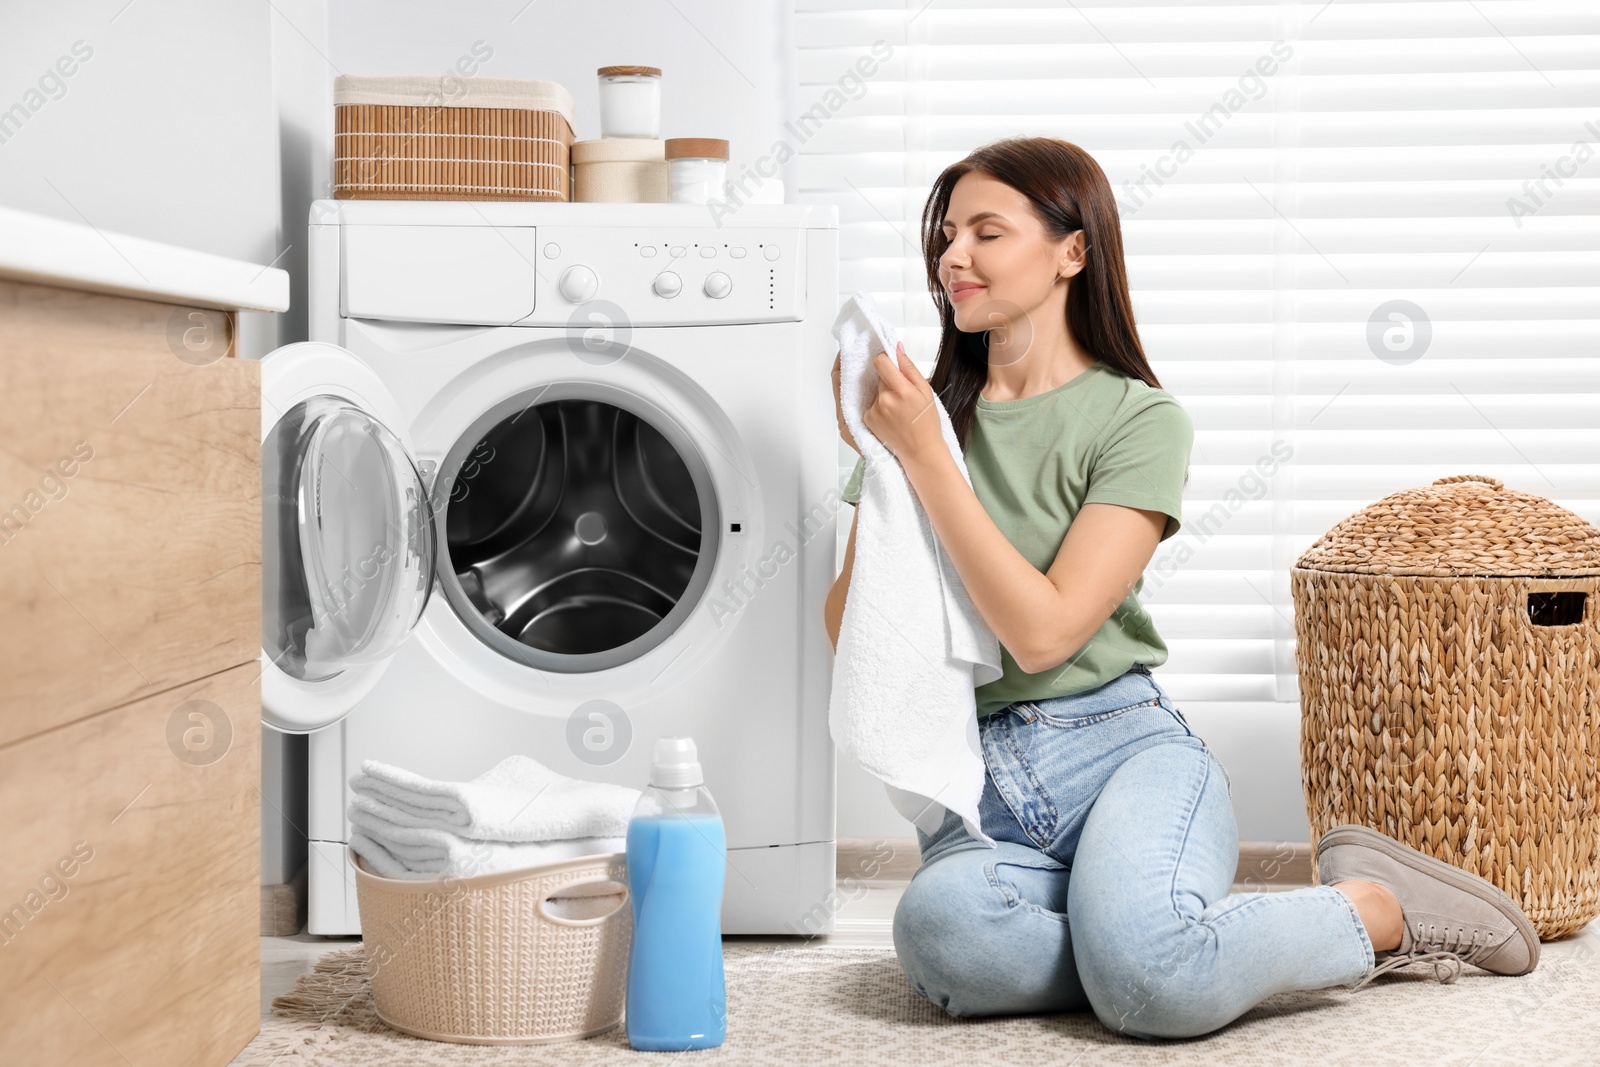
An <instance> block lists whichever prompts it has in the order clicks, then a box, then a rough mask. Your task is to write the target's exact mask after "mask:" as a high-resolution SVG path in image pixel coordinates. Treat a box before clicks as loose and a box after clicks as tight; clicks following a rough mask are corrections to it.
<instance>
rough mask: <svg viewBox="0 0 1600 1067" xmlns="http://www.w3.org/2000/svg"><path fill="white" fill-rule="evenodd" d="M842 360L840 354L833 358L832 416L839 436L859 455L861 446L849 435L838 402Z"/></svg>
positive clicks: (841, 406)
mask: <svg viewBox="0 0 1600 1067" xmlns="http://www.w3.org/2000/svg"><path fill="white" fill-rule="evenodd" d="M843 358H844V353H842V352H840V353H836V354H835V355H834V357H833V415H834V418H836V419H838V420H839V436H840V437H841V438H843V439H844V443H845V444H847V445H849V446H850V447H851V448H853V449H855V450H856V453H857V454H858V455H859V454H860V452H861V446H860V445H858V444H856V439H855V436H854V435H853V434H851V432H850V427H849V425H848V424H847V423H846V422H845V421H844V405H843V404H842V403H841V402H840V400H839V361H840V360H841V359H843Z"/></svg>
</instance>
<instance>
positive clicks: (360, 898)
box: [350, 852, 633, 1045]
mask: <svg viewBox="0 0 1600 1067" xmlns="http://www.w3.org/2000/svg"><path fill="white" fill-rule="evenodd" d="M350 863H351V866H352V867H354V868H355V872H356V900H357V902H358V905H359V907H360V909H361V939H362V943H363V945H364V947H365V949H366V955H367V973H368V974H369V975H370V976H371V979H372V1001H373V1007H374V1008H375V1009H376V1011H377V1013H378V1018H380V1019H382V1020H383V1021H384V1022H385V1023H387V1024H388V1025H389V1026H391V1027H393V1028H394V1029H396V1030H399V1031H401V1032H402V1033H407V1034H412V1035H414V1036H416V1037H425V1038H430V1039H432V1040H434V1041H459V1042H464V1043H467V1044H474V1045H514V1044H530V1043H535V1042H545V1041H562V1040H566V1039H571V1038H582V1037H591V1036H593V1035H595V1034H600V1033H604V1032H605V1031H607V1030H610V1029H611V1028H613V1027H615V1026H617V1025H618V1024H619V1023H621V1022H622V1018H623V1009H624V1007H625V1005H626V1000H627V988H628V955H629V951H630V949H631V948H632V943H633V909H632V907H631V906H630V902H629V898H628V865H627V856H626V853H622V852H609V853H604V854H600V855H594V856H579V857H577V858H575V859H568V860H560V861H557V862H555V863H550V864H545V865H543V866H539V867H530V868H527V869H524V870H515V871H500V872H496V873H492V874H479V875H472V876H470V877H466V878H443V879H428V880H418V881H410V880H405V879H397V878H381V877H379V876H378V875H376V874H373V873H372V872H370V871H368V870H367V869H366V867H364V866H363V865H362V863H361V862H360V860H359V859H358V858H357V857H356V856H355V854H354V853H352V854H351V856H350Z"/></svg>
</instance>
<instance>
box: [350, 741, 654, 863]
mask: <svg viewBox="0 0 1600 1067" xmlns="http://www.w3.org/2000/svg"><path fill="white" fill-rule="evenodd" d="M350 789H351V792H352V796H351V799H350V850H351V851H352V852H354V853H356V854H357V855H358V856H360V857H361V859H362V860H363V861H364V862H365V864H366V866H367V868H368V869H370V870H371V871H372V872H373V873H374V874H377V875H380V876H382V877H384V878H414V879H420V878H447V877H456V878H462V877H467V876H470V875H474V874H489V873H492V872H495V871H509V870H519V869H521V868H524V867H537V866H539V865H541V864H546V863H554V862H556V861H558V860H564V859H571V858H574V857H577V856H590V855H597V854H600V853H607V852H625V851H627V836H628V820H629V819H630V818H631V817H632V815H633V809H634V806H635V805H636V804H637V803H638V801H639V796H640V791H639V790H637V789H630V788H628V787H627V786H621V785H613V784H611V783H608V782H588V781H583V780H581V779H576V778H568V777H566V776H565V775H561V774H557V773H556V772H555V771H552V770H551V769H550V768H548V767H546V766H544V765H543V764H541V763H539V762H538V761H537V760H534V759H530V758H529V757H527V756H507V757H506V758H505V759H504V760H502V761H501V762H500V763H498V764H496V765H495V766H494V767H493V768H491V769H490V770H488V771H486V772H485V773H483V774H482V775H479V776H478V777H477V778H474V779H473V780H472V781H470V782H441V781H436V780H434V779H431V778H424V777H422V776H421V775H418V774H413V773H412V772H410V771H407V770H403V769H401V768H399V767H394V766H390V765H389V764H387V763H379V762H378V761H377V760H366V761H364V762H363V763H362V764H361V773H360V774H358V775H356V776H355V777H354V778H352V779H350Z"/></svg>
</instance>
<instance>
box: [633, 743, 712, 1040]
mask: <svg viewBox="0 0 1600 1067" xmlns="http://www.w3.org/2000/svg"><path fill="white" fill-rule="evenodd" d="M704 783H705V777H704V775H703V774H702V773H701V770H700V761H699V758H698V755H697V753H696V751H695V745H694V741H693V739H691V738H688V737H663V738H660V739H658V740H657V741H656V749H655V754H654V758H653V761H652V763H651V765H650V784H649V786H648V787H647V788H646V789H645V790H644V792H643V793H642V794H641V795H640V797H639V803H638V805H637V806H636V807H635V808H634V810H633V817H632V818H631V819H630V820H629V822H628V844H627V849H628V851H627V856H628V895H629V897H630V898H631V900H632V904H633V945H632V948H631V950H630V954H629V959H628V994H627V1005H626V1011H625V1015H626V1019H627V1030H628V1044H629V1045H630V1046H631V1047H633V1048H635V1049H639V1050H643V1051H663V1052H682V1051H686V1050H688V1049H697V1048H715V1047H716V1046H718V1045H721V1044H722V1039H723V1037H724V1036H726V1033H727V1022H728V998H727V993H726V988H725V986H724V984H723V972H722V890H723V881H724V879H725V877H726V874H727V869H728V868H727V865H728V838H727V834H726V833H725V832H724V830H723V826H722V816H721V814H720V813H719V812H718V811H717V806H716V804H715V803H713V802H712V800H711V794H710V793H709V792H708V791H707V790H706V787H705V784H704Z"/></svg>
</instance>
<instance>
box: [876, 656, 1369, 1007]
mask: <svg viewBox="0 0 1600 1067" xmlns="http://www.w3.org/2000/svg"><path fill="white" fill-rule="evenodd" d="M979 727H980V728H979V733H980V736H981V738H982V741H983V756H984V762H985V763H986V764H987V765H988V773H987V774H986V775H985V781H984V790H983V798H982V800H981V801H980V803H979V816H980V818H981V820H982V825H983V829H984V832H985V833H987V834H988V835H989V836H990V837H993V838H994V839H995V840H996V841H997V842H998V847H997V848H994V849H990V848H986V847H984V845H983V844H982V843H981V842H978V841H976V840H974V839H973V838H972V836H971V835H970V834H968V833H967V832H966V829H965V827H964V826H963V824H962V822H961V819H960V817H959V816H957V815H955V814H953V813H950V812H946V815H945V820H944V825H942V826H941V827H940V828H939V829H938V830H937V831H936V832H935V833H934V834H933V835H932V836H929V835H928V834H925V833H923V832H922V831H921V830H920V829H919V830H918V831H917V841H918V844H919V845H920V846H921V851H922V865H921V866H920V867H919V868H918V869H917V872H916V874H915V875H914V876H913V877H912V879H911V881H910V883H909V884H908V885H907V886H906V889H905V893H904V894H903V895H902V897H901V899H900V903H899V905H898V907H897V908H896V909H895V914H894V945H895V952H896V953H897V954H898V956H899V959H900V965H901V967H902V969H904V971H905V974H906V977H907V979H909V981H910V982H911V985H912V986H913V988H915V989H916V990H917V992H919V993H921V994H922V995H923V996H925V997H927V998H928V999H929V1000H931V1001H933V1002H934V1003H935V1004H938V1005H939V1006H940V1007H942V1008H944V1009H945V1011H946V1012H948V1013H949V1014H951V1015H954V1016H980V1015H1012V1014H1026V1013H1034V1012H1067V1011H1085V1010H1092V1011H1093V1012H1094V1013H1095V1015H1096V1016H1097V1017H1098V1018H1099V1019H1100V1021H1101V1022H1102V1023H1104V1024H1105V1025H1106V1026H1108V1027H1110V1028H1111V1029H1113V1030H1116V1031H1119V1032H1121V1033H1124V1034H1128V1035H1130V1036H1133V1037H1141V1038H1176V1037H1194V1036H1197V1035H1199V1034H1205V1033H1209V1032H1211V1031H1212V1030H1215V1029H1217V1028H1218V1027H1221V1026H1224V1025H1226V1024H1227V1023H1229V1022H1231V1021H1232V1020H1234V1019H1236V1018H1238V1017H1239V1016H1240V1015H1242V1014H1244V1013H1245V1012H1246V1011H1248V1010H1249V1009H1250V1008H1251V1007H1253V1006H1254V1005H1255V1004H1257V1003H1258V1002H1260V1001H1261V1000H1262V999H1264V998H1265V997H1267V996H1270V995H1271V994H1273V993H1279V992H1283V991H1285V990H1291V989H1320V988H1323V987H1325V986H1332V985H1341V984H1342V985H1346V986H1351V985H1354V984H1355V983H1356V982H1358V981H1359V980H1360V979H1361V978H1363V977H1365V976H1366V974H1367V973H1368V972H1369V971H1370V970H1371V969H1372V967H1373V962H1374V960H1373V949H1372V942H1371V940H1370V939H1369V938H1368V937H1367V932H1366V928H1365V927H1364V926H1363V925H1362V923H1361V918H1360V915H1359V914H1358V913H1357V911H1356V909H1355V905H1354V903H1353V902H1352V901H1351V900H1350V898H1349V897H1348V896H1346V895H1345V894H1344V893H1342V892H1341V891H1339V890H1337V889H1335V888H1333V887H1332V886H1326V885H1319V886H1309V887H1305V888H1301V889H1293V890H1285V891H1277V892H1250V893H1232V892H1231V890H1232V888H1233V881H1234V875H1235V873H1236V872H1237V868H1238V861H1239V833H1238V827H1237V825H1236V824H1235V822H1234V816H1233V803H1232V796H1231V794H1232V784H1231V783H1230V782H1229V781H1228V776H1227V772H1226V771H1225V770H1224V769H1223V767H1222V764H1221V763H1220V762H1218V760H1217V758H1216V756H1215V755H1213V753H1212V752H1211V750H1210V749H1209V748H1207V747H1206V744H1205V742H1204V741H1202V740H1201V739H1200V738H1198V737H1196V736H1195V734H1194V731H1193V730H1191V729H1189V724H1188V723H1187V722H1186V721H1185V720H1184V717H1183V715H1182V714H1181V713H1180V712H1179V711H1178V709H1177V708H1176V707H1175V706H1174V705H1173V703H1172V701H1171V700H1170V699H1169V698H1168V697H1167V695H1166V692H1165V690H1163V689H1162V688H1161V687H1160V686H1159V685H1157V684H1156V682H1155V679H1154V678H1153V677H1152V676H1151V674H1150V672H1149V670H1148V668H1146V667H1144V666H1143V665H1142V664H1141V665H1136V666H1135V667H1134V668H1133V669H1132V670H1130V671H1128V672H1127V673H1126V674H1124V675H1122V676H1121V677H1120V678H1116V679H1114V680H1112V681H1110V682H1107V683H1106V684H1105V685H1102V686H1100V687H1099V688H1097V689H1092V690H1089V691H1088V692H1084V693H1074V694H1072V695H1071V696H1065V697H1055V698H1052V699H1048V700H1041V701H1038V702H1031V701H1023V702H1018V703H1015V704H1012V705H1010V706H1009V707H1006V708H1004V709H1002V710H1000V711H997V712H995V713H993V714H991V715H989V716H987V717H986V718H983V719H980V720H979Z"/></svg>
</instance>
